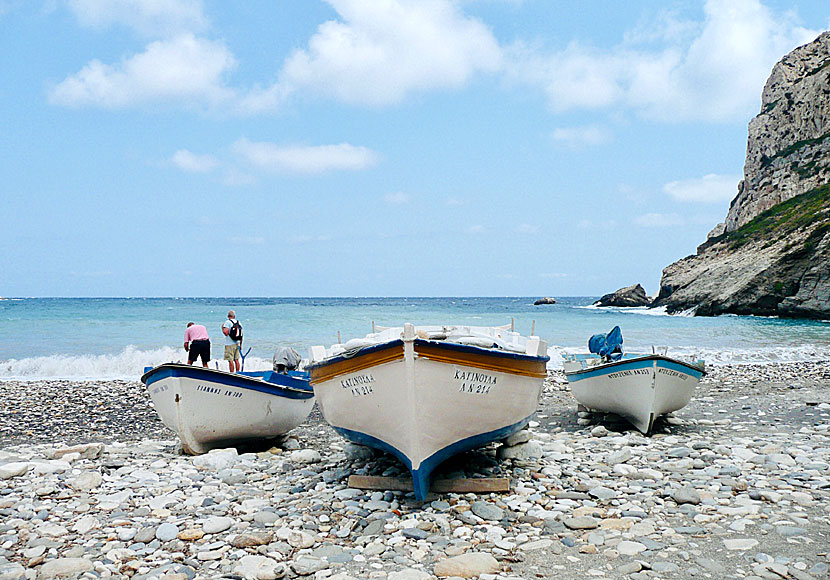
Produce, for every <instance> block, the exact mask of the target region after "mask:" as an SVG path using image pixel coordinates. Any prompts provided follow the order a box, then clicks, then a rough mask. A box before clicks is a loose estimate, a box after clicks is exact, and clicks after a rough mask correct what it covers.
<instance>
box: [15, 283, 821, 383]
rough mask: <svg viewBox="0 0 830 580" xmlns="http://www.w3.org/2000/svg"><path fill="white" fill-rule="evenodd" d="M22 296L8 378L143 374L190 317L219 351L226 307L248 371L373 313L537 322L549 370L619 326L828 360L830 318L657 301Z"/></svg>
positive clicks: (177, 354)
mask: <svg viewBox="0 0 830 580" xmlns="http://www.w3.org/2000/svg"><path fill="white" fill-rule="evenodd" d="M536 298H537V297H505V298H492V297H486V298H476V297H469V298H22V299H4V300H0V323H2V328H3V332H2V333H0V379H12V378H16V379H20V378H23V379H40V378H133V379H135V378H138V377H139V376H140V375H141V373H142V369H143V368H144V367H145V366H151V365H156V364H159V363H162V362H168V361H171V360H184V357H185V354H184V350H183V349H182V342H183V341H184V330H185V325H186V324H187V322H189V321H194V322H197V323H200V324H204V325H205V326H206V327H207V328H208V331H209V332H210V335H211V339H212V346H213V356H214V358H220V359H221V356H222V352H223V350H222V349H223V344H224V340H223V338H224V337H222V336H221V333H220V326H221V324H222V322H224V320H225V319H226V316H227V312H228V309H231V308H233V309H234V310H236V313H237V317H238V318H239V320H240V322H241V323H242V325H243V327H244V329H245V341H244V347H243V350H245V351H247V350H248V347H250V348H251V351H250V354H249V355H248V357H247V358H246V361H245V365H246V369H247V370H255V369H259V368H269V367H270V364H271V363H270V359H271V356H272V354H273V352H274V350H275V349H276V348H277V347H278V346H284V345H291V346H293V347H294V348H296V349H297V351H298V352H300V354H301V355H303V356H307V354H308V347H309V346H311V345H315V344H322V345H326V346H329V345H331V344H333V343H335V342H337V337H338V332H339V333H340V336H341V338H342V340H343V341H346V340H348V339H349V338H354V337H361V336H364V335H366V334H368V333H369V332H371V329H372V321H374V322H375V323H377V324H378V325H383V326H399V325H402V324H403V323H404V322H412V323H415V324H418V323H421V324H471V325H480V326H489V325H502V324H510V322H511V319H512V320H513V323H514V325H515V329H516V330H517V331H519V332H521V333H522V334H530V332H531V329H535V332H536V334H537V335H539V336H541V337H542V338H543V339H544V340H546V341H547V342H548V345H549V346H550V349H549V354H550V356H551V363H550V365H549V366H550V368H557V367H560V366H561V354H562V353H564V352H581V351H584V350H585V349H586V344H587V340H588V337H589V336H590V335H591V334H595V333H597V332H607V331H608V330H610V329H611V328H612V327H613V326H615V325H619V326H620V327H621V328H622V331H623V337H624V340H625V347H626V349H627V350H630V351H636V350H642V349H648V350H650V349H651V346H652V345H655V346H668V347H669V352H670V353H672V352H674V353H676V354H697V355H699V356H701V357H703V358H704V359H706V361H707V363H708V364H720V363H754V362H772V361H803V360H810V361H815V360H830V324H828V323H827V322H817V321H798V320H782V319H777V318H757V317H745V316H741V317H738V316H721V317H715V318H696V317H689V316H677V315H675V316H668V315H666V314H665V313H664V312H662V311H660V310H649V309H639V308H636V309H620V308H611V309H600V308H595V307H592V306H591V304H592V302H593V301H594V300H596V298H595V297H571V298H559V297H557V300H559V303H558V304H554V305H544V306H534V305H533V302H534V300H535V299H536Z"/></svg>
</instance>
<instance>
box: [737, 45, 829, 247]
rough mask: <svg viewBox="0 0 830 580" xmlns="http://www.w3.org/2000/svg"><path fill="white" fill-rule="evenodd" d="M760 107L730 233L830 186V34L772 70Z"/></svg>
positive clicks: (753, 122)
mask: <svg viewBox="0 0 830 580" xmlns="http://www.w3.org/2000/svg"><path fill="white" fill-rule="evenodd" d="M761 102H762V104H761V113H760V114H759V115H758V116H757V117H755V118H754V119H752V121H750V123H749V138H748V140H747V152H746V163H745V165H744V179H743V181H742V182H741V183H740V185H739V186H738V195H737V197H735V199H734V200H733V201H732V205H731V207H730V208H729V213H728V214H727V216H726V231H727V232H731V231H735V230H737V229H738V228H739V227H741V226H742V225H744V224H747V223H749V222H750V221H751V220H752V219H753V218H755V217H756V216H757V215H759V214H761V213H762V212H764V211H766V210H768V209H770V208H771V207H772V206H774V205H776V204H779V203H781V202H782V201H786V200H788V199H791V198H793V197H795V196H797V195H799V194H802V193H806V192H808V191H810V190H811V189H814V188H816V187H818V186H820V185H823V184H825V183H827V181H828V171H830V32H825V33H823V34H822V35H821V36H819V37H818V38H817V39H816V40H815V41H813V42H811V43H810V44H806V45H804V46H801V47H799V48H797V49H795V50H794V51H792V52H791V53H790V54H788V55H787V56H785V57H784V58H783V59H781V61H780V62H779V63H778V64H776V65H775V67H773V69H772V74H771V75H770V77H769V79H768V80H767V84H766V85H765V86H764V92H763V94H762V101H761Z"/></svg>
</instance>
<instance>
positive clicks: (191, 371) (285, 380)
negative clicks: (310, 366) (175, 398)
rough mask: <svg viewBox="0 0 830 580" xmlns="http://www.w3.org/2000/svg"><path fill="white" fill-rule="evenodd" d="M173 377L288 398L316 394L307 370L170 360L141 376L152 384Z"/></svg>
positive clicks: (306, 397) (304, 397)
mask: <svg viewBox="0 0 830 580" xmlns="http://www.w3.org/2000/svg"><path fill="white" fill-rule="evenodd" d="M297 375H299V376H297ZM169 377H183V378H190V379H195V380H200V381H205V382H209V383H214V384H218V385H227V386H229V387H237V388H240V389H248V390H250V391H259V392H261V393H268V394H270V395H276V396H278V397H285V398H287V399H310V398H312V397H313V396H314V391H313V390H312V388H311V385H310V384H309V382H308V374H307V373H295V374H294V375H288V374H281V373H276V372H274V371H255V372H246V373H226V372H225V371H220V370H214V369H206V368H204V367H197V366H191V365H183V364H176V363H166V364H162V365H159V366H157V367H155V368H152V369H150V370H149V371H147V372H145V373H144V374H143V375H142V377H141V382H142V383H144V384H145V385H147V386H150V385H151V384H153V383H154V382H156V381H160V380H162V379H166V378H169Z"/></svg>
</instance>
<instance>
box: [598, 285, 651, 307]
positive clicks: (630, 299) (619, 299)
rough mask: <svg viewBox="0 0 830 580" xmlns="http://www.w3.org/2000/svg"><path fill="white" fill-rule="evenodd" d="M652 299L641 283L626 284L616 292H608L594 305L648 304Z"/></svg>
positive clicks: (626, 305) (625, 305)
mask: <svg viewBox="0 0 830 580" xmlns="http://www.w3.org/2000/svg"><path fill="white" fill-rule="evenodd" d="M649 304H651V300H650V299H649V297H648V295H647V294H646V291H645V289H644V288H643V287H642V286H640V285H639V284H634V285H633V286H626V287H625V288H620V289H619V290H617V291H616V292H613V293H611V294H606V295H605V296H603V297H602V298H600V299H599V300H597V301H596V302H594V306H623V307H631V306H648V305H649Z"/></svg>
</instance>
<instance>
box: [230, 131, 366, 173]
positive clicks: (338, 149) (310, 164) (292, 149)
mask: <svg viewBox="0 0 830 580" xmlns="http://www.w3.org/2000/svg"><path fill="white" fill-rule="evenodd" d="M232 149H233V151H234V152H235V153H237V154H238V155H240V156H241V157H242V158H243V159H244V160H245V161H247V162H248V163H250V164H251V165H254V166H255V167H258V168H260V169H264V170H267V171H284V172H291V173H322V172H324V171H332V170H360V169H366V168H369V167H372V166H374V165H376V164H377V163H378V161H379V159H380V156H379V155H378V154H377V153H376V152H374V151H372V150H371V149H368V148H367V147H360V146H355V145H350V144H348V143H340V144H339V145H316V146H303V145H292V146H281V145H277V144H275V143H267V142H253V141H248V140H247V139H244V138H243V139H240V140H238V141H237V142H236V143H234V144H233V145H232Z"/></svg>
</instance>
